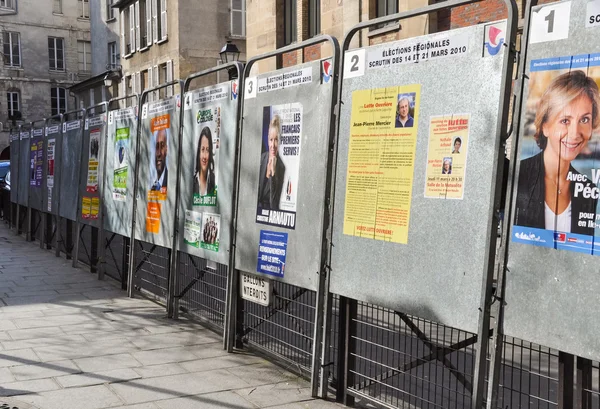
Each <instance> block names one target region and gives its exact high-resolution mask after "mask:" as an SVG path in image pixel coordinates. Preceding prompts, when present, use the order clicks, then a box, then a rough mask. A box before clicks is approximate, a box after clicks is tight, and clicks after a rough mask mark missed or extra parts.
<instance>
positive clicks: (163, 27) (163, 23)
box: [160, 0, 167, 40]
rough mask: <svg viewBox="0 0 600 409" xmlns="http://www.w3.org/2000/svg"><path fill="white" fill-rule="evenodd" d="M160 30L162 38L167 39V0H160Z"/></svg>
mask: <svg viewBox="0 0 600 409" xmlns="http://www.w3.org/2000/svg"><path fill="white" fill-rule="evenodd" d="M160 2H161V6H160V32H161V38H160V39H161V40H166V39H167V0H160Z"/></svg>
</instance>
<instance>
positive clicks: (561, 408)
mask: <svg viewBox="0 0 600 409" xmlns="http://www.w3.org/2000/svg"><path fill="white" fill-rule="evenodd" d="M574 370H575V357H574V356H573V355H572V354H568V353H566V352H562V351H560V352H559V353H558V409H573V387H574V385H575V379H574Z"/></svg>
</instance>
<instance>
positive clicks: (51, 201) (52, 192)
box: [42, 114, 63, 250]
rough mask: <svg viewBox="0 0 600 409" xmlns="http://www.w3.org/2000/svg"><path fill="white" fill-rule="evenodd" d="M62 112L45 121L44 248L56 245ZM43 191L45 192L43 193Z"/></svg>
mask: <svg viewBox="0 0 600 409" xmlns="http://www.w3.org/2000/svg"><path fill="white" fill-rule="evenodd" d="M62 119H63V116H62V114H59V115H55V116H51V117H50V118H47V119H46V120H45V121H44V122H45V129H44V136H45V152H46V155H45V156H44V180H43V183H42V186H43V187H42V192H43V194H42V211H43V212H44V219H45V221H44V240H45V242H46V249H48V250H49V249H51V248H52V247H55V248H56V247H57V242H58V236H59V234H58V196H59V194H60V192H59V185H60V183H59V181H60V172H59V171H58V170H59V169H60V166H61V152H62ZM44 193H45V194H44Z"/></svg>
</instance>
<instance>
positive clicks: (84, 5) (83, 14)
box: [77, 0, 90, 18]
mask: <svg viewBox="0 0 600 409" xmlns="http://www.w3.org/2000/svg"><path fill="white" fill-rule="evenodd" d="M77 1H78V2H79V4H78V5H77V7H78V8H79V18H90V0H77Z"/></svg>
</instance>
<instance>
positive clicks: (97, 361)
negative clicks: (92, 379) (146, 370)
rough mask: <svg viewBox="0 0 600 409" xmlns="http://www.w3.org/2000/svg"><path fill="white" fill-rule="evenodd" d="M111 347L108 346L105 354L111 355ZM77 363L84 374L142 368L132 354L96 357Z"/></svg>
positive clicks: (83, 359)
mask: <svg viewBox="0 0 600 409" xmlns="http://www.w3.org/2000/svg"><path fill="white" fill-rule="evenodd" d="M110 351H111V348H110V345H106V350H105V353H110ZM75 363H76V364H77V366H78V367H79V368H81V370H82V371H84V372H98V371H108V370H110V369H121V368H133V367H136V366H141V364H140V362H139V361H137V360H136V359H135V358H134V357H133V356H131V355H130V354H116V355H104V356H94V357H90V358H81V359H75Z"/></svg>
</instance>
